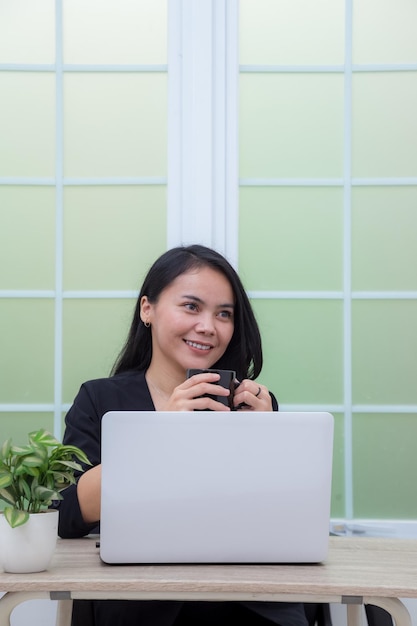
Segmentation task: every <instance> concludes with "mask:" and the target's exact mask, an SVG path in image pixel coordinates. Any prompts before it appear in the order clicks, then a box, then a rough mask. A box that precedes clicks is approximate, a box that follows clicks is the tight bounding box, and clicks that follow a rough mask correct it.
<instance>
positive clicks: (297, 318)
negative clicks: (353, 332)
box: [252, 300, 343, 405]
mask: <svg viewBox="0 0 417 626" xmlns="http://www.w3.org/2000/svg"><path fill="white" fill-rule="evenodd" d="M252 304H253V307H254V310H255V312H256V315H257V319H258V323H259V326H260V329H261V333H262V338H263V350H264V358H265V364H264V370H263V371H262V375H261V377H260V378H261V379H262V382H264V383H265V384H266V385H267V386H268V387H269V388H270V389H271V391H273V392H274V393H275V395H276V396H277V398H278V401H279V402H280V404H281V405H285V404H309V403H311V404H333V403H341V402H342V401H343V305H342V303H341V302H338V301H321V300H320V301H319V300H253V301H252Z"/></svg>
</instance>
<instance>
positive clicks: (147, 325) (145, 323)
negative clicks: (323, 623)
mask: <svg viewBox="0 0 417 626" xmlns="http://www.w3.org/2000/svg"><path fill="white" fill-rule="evenodd" d="M143 324H144V326H145V328H149V327H150V325H151V323H150V322H148V321H146V322H143Z"/></svg>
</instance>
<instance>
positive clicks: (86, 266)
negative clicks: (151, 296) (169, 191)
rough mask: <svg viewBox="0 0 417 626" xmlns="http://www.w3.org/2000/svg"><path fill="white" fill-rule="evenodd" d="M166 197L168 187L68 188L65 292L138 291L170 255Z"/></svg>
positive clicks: (65, 234)
mask: <svg viewBox="0 0 417 626" xmlns="http://www.w3.org/2000/svg"><path fill="white" fill-rule="evenodd" d="M165 193H166V191H165V188H164V187H133V186H132V187H130V186H129V187H77V188H72V187H71V188H67V189H66V190H65V219H64V236H65V242H64V288H65V289H94V290H100V289H118V290H119V289H121V290H124V289H137V288H138V286H139V281H140V277H141V276H142V273H143V272H144V271H145V269H147V268H148V267H149V266H150V264H151V263H152V262H153V261H154V260H155V257H156V256H157V255H159V254H162V252H164V251H165V249H166V198H165ZM138 242H140V245H139V244H138Z"/></svg>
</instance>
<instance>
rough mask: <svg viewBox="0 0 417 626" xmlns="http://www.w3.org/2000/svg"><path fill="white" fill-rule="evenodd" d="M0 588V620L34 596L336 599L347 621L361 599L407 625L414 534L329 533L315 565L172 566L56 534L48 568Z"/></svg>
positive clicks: (416, 565)
mask: <svg viewBox="0 0 417 626" xmlns="http://www.w3.org/2000/svg"><path fill="white" fill-rule="evenodd" d="M0 591H5V592H6V594H5V595H4V596H3V597H2V598H1V599H0V625H1V626H6V625H7V624H9V623H10V614H11V611H12V610H13V608H14V607H15V606H16V605H17V604H20V603H21V602H24V601H25V600H30V599H34V598H49V599H52V600H71V599H75V598H76V599H103V600H104V599H114V598H117V599H131V600H134V599H136V600H137V599H148V600H149V599H158V600H257V601H265V600H267V601H277V602H279V601H292V602H294V601H302V602H331V603H333V602H335V603H342V604H346V605H347V612H348V623H349V626H354V625H355V626H356V625H358V624H360V623H361V620H362V610H361V605H362V604H374V605H376V606H380V607H382V608H384V609H386V610H387V611H389V612H390V613H391V615H392V616H393V618H394V620H395V623H396V626H411V618H410V615H409V613H408V611H407V609H406V607H405V606H404V605H403V603H402V602H401V601H400V600H399V599H398V598H417V540H410V539H379V538H378V539H377V538H357V539H356V538H351V537H331V538H330V550H329V556H328V559H327V560H326V562H325V563H323V564H320V565H170V566H165V565H162V566H161V565H155V566H152V565H151V566H130V565H129V566H114V565H113V566H112V565H105V564H103V563H102V562H101V561H100V557H99V552H98V549H97V548H96V544H95V540H94V539H92V538H85V539H72V540H71V539H67V540H58V546H57V551H56V554H55V556H54V558H53V561H52V564H51V567H50V569H49V570H48V571H46V572H39V573H36V574H6V573H0ZM62 604H64V605H65V603H61V605H62ZM66 604H67V605H68V608H70V606H71V604H70V602H68V603H66Z"/></svg>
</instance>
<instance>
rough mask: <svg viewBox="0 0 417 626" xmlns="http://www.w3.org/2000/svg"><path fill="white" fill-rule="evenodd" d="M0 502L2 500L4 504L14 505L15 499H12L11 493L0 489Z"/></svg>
mask: <svg viewBox="0 0 417 626" xmlns="http://www.w3.org/2000/svg"><path fill="white" fill-rule="evenodd" d="M0 500H4V501H5V502H8V503H9V504H14V503H15V498H14V497H13V495H12V494H11V493H9V491H8V490H7V489H0Z"/></svg>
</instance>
